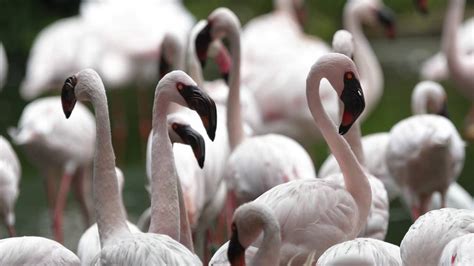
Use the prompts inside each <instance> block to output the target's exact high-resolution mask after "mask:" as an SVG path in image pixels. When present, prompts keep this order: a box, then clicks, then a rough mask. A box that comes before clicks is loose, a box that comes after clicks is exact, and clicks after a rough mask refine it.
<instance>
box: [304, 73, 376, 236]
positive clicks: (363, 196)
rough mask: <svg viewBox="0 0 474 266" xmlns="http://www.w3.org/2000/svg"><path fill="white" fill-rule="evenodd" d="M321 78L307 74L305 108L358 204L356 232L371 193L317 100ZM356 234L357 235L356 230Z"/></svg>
mask: <svg viewBox="0 0 474 266" xmlns="http://www.w3.org/2000/svg"><path fill="white" fill-rule="evenodd" d="M322 78H323V77H322V75H321V73H320V72H310V76H309V77H308V79H307V81H306V86H307V92H306V94H307V95H306V96H307V98H308V106H309V109H310V111H311V114H312V115H313V117H314V121H315V122H316V125H317V126H318V127H319V129H320V131H321V133H322V135H323V137H324V139H325V140H326V142H327V143H328V146H329V149H330V150H331V152H332V154H333V155H334V158H336V160H337V162H338V164H339V167H340V168H341V172H342V174H343V176H344V183H345V185H346V189H347V191H348V192H349V193H350V194H351V195H352V197H353V198H354V200H355V202H356V204H357V207H358V211H359V224H358V228H357V229H360V228H362V226H363V225H364V223H365V221H366V219H367V216H368V214H369V209H370V204H371V201H372V192H371V189H370V185H369V181H368V179H367V177H366V175H365V174H364V171H363V170H362V167H361V165H360V164H359V162H358V161H357V159H356V157H355V155H354V153H353V152H352V150H351V148H350V147H349V145H348V143H347V142H346V141H345V140H344V138H342V137H341V136H340V135H339V134H338V132H337V130H336V127H335V125H334V124H333V123H332V121H331V120H330V119H329V117H328V115H327V113H326V111H325V110H324V108H323V105H322V103H321V99H320V97H319V84H320V82H321V79H322ZM355 233H358V231H357V232H355Z"/></svg>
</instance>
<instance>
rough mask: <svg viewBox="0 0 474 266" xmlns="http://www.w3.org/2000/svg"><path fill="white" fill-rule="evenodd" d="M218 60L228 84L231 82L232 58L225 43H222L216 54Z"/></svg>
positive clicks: (221, 72)
mask: <svg viewBox="0 0 474 266" xmlns="http://www.w3.org/2000/svg"><path fill="white" fill-rule="evenodd" d="M216 62H217V65H218V66H219V72H220V74H221V76H222V78H223V79H224V80H225V82H226V83H227V84H229V73H230V69H231V67H232V59H231V58H230V54H229V51H228V50H227V48H226V47H225V46H224V45H221V47H220V48H219V51H218V53H217V56H216Z"/></svg>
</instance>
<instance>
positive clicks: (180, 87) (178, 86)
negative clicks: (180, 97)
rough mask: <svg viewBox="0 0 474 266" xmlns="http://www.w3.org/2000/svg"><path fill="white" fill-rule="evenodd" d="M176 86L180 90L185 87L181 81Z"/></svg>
mask: <svg viewBox="0 0 474 266" xmlns="http://www.w3.org/2000/svg"><path fill="white" fill-rule="evenodd" d="M176 88H177V89H178V90H179V91H180V90H182V89H184V84H183V83H181V82H178V84H176Z"/></svg>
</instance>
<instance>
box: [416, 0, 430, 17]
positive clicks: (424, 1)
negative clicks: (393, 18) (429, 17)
mask: <svg viewBox="0 0 474 266" xmlns="http://www.w3.org/2000/svg"><path fill="white" fill-rule="evenodd" d="M415 4H416V8H417V9H418V11H420V13H422V14H428V0H415Z"/></svg>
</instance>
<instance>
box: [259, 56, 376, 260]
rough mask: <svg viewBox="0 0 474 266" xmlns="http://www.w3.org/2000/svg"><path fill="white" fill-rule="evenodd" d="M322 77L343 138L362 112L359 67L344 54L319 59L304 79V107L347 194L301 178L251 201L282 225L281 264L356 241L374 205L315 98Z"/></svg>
mask: <svg viewBox="0 0 474 266" xmlns="http://www.w3.org/2000/svg"><path fill="white" fill-rule="evenodd" d="M323 78H326V79H327V80H328V81H329V83H330V84H332V86H333V88H334V90H335V91H336V92H337V95H338V96H339V97H340V99H341V101H342V102H343V104H344V117H345V118H344V119H343V120H342V122H341V126H340V128H339V132H341V134H344V133H346V132H347V130H348V129H349V128H350V127H351V125H352V124H353V123H354V121H355V120H356V119H357V117H358V116H359V115H360V114H361V113H362V111H363V107H364V98H363V93H362V89H361V88H360V85H359V82H358V79H359V75H358V73H357V68H356V66H355V65H354V63H353V62H352V60H350V58H348V57H347V56H345V55H342V54H336V53H329V54H327V55H324V56H322V57H321V58H319V59H318V61H317V62H316V63H315V64H314V66H313V67H312V68H311V70H310V72H309V74H308V79H307V95H308V105H309V106H310V108H311V112H312V114H313V115H314V121H315V122H316V124H317V125H318V127H319V128H320V129H321V132H322V134H323V136H324V137H325V139H326V141H327V142H328V145H329V148H330V149H331V151H332V153H333V154H334V155H335V157H336V159H337V160H338V162H339V163H340V166H341V169H342V175H343V176H344V181H345V185H346V188H347V189H346V188H344V187H342V186H340V185H339V184H337V183H334V182H333V181H330V180H324V179H303V180H296V181H291V182H287V183H284V184H281V185H278V186H276V187H274V188H272V189H271V190H269V191H267V192H266V193H264V194H263V195H261V196H260V197H258V198H257V199H256V200H255V201H254V202H257V203H261V204H264V205H267V206H268V207H269V208H270V209H271V210H273V212H274V214H275V216H276V218H277V220H278V223H279V224H280V228H281V238H282V247H281V250H280V263H282V264H286V263H288V261H290V260H292V262H293V263H295V264H297V265H299V264H302V263H303V262H304V261H305V259H306V258H307V257H308V255H309V254H310V253H312V252H314V258H315V259H317V258H319V256H321V254H322V253H323V252H324V251H325V250H326V249H328V248H329V247H331V246H333V245H334V244H337V243H340V242H343V241H347V240H351V239H354V238H355V237H356V236H357V234H358V233H359V232H360V230H361V229H362V228H363V226H364V224H365V222H366V220H367V216H368V214H369V209H370V204H371V201H372V195H371V189H370V185H369V182H368V180H367V177H366V175H365V173H364V171H363V170H362V167H361V166H360V164H359V162H358V161H357V159H356V157H355V155H354V153H353V152H352V150H351V149H350V147H349V145H348V144H347V142H346V141H345V140H344V138H343V137H342V136H340V135H339V134H338V131H337V129H336V127H335V125H334V124H333V122H332V121H331V120H330V118H329V117H328V115H327V113H326V112H325V111H324V108H323V105H322V103H321V99H320V96H319V86H320V82H321V80H322V79H323ZM258 245H259V244H258V243H257V244H256V245H255V246H258Z"/></svg>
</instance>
